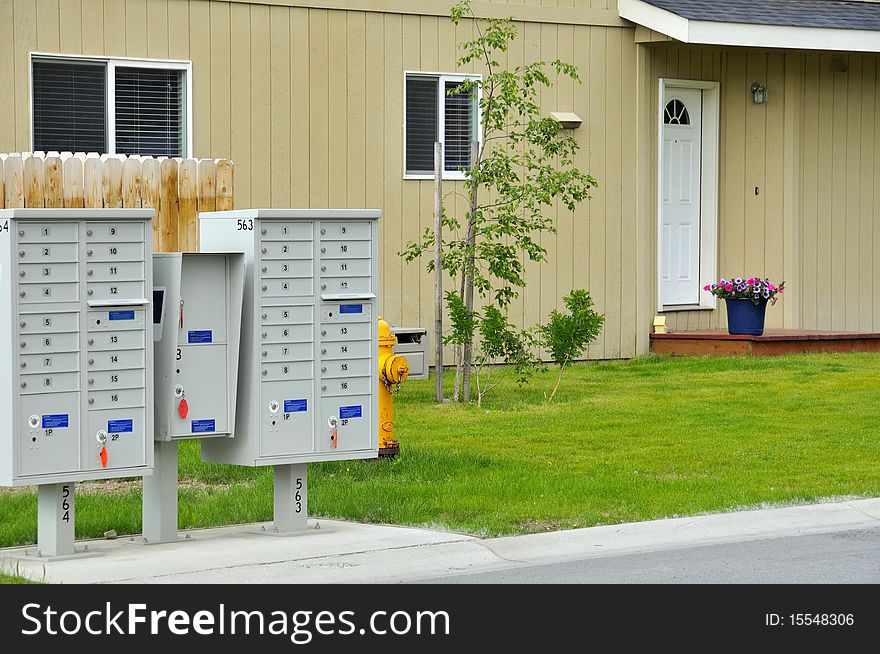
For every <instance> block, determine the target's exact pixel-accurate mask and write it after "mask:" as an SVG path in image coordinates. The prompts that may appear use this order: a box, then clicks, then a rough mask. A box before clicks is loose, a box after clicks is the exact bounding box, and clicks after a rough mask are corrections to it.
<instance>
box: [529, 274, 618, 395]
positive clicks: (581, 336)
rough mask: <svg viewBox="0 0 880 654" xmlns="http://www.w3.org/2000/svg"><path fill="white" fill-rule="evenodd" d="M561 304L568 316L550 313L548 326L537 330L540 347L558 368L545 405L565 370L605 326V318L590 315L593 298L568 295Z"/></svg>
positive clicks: (581, 292) (579, 292)
mask: <svg viewBox="0 0 880 654" xmlns="http://www.w3.org/2000/svg"><path fill="white" fill-rule="evenodd" d="M562 301H563V302H564V303H565V306H566V308H567V309H568V311H569V313H567V314H566V313H561V312H559V311H557V310H556V309H554V310H553V311H551V312H550V320H549V322H548V323H547V324H546V325H541V327H540V332H541V337H542V344H543V346H544V347H545V348H547V350H549V351H550V353H551V355H552V356H553V360H554V361H555V362H556V363H558V364H559V374H558V375H557V376H556V385H555V386H554V387H553V392H552V393H550V397H548V398H547V401H548V402H550V401H552V400H553V398H554V397H555V396H556V391H558V390H559V383H560V382H561V381H562V373H563V372H564V371H565V368H566V366H568V364H570V363H571V362H572V361H574V360H575V359H577V358H578V357H579V356H581V355H582V354H583V353H584V350H586V349H587V345H588V344H589V343H591V342H592V341H594V340H596V337H597V336H598V335H599V332H601V331H602V325H603V324H604V323H605V316H603V315H602V314H599V313H596V312H595V311H593V298H591V297H590V294H589V293H588V292H587V291H585V290H583V289H578V290H576V291H572V292H571V293H569V294H568V295H566V296H565V297H564V298H563V299H562Z"/></svg>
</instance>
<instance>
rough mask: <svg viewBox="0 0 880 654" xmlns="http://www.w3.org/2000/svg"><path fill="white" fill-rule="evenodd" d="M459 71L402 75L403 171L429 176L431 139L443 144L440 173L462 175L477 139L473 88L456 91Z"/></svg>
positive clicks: (447, 175) (431, 164)
mask: <svg viewBox="0 0 880 654" xmlns="http://www.w3.org/2000/svg"><path fill="white" fill-rule="evenodd" d="M466 79H479V78H477V77H469V76H463V75H428V74H421V73H418V74H417V73H411V74H407V75H406V130H405V139H406V142H405V147H404V150H405V159H406V161H405V174H406V175H407V176H416V177H433V175H434V143H435V142H437V141H440V142H441V143H442V144H443V172H444V177H449V178H453V179H455V178H459V177H463V175H464V172H465V171H466V170H468V169H469V168H470V159H471V143H473V142H474V141H477V140H479V116H478V114H479V105H478V100H477V98H478V95H477V89H473V90H472V91H471V92H469V93H468V92H458V93H456V92H455V91H456V89H458V87H459V86H460V84H461V82H462V81H464V80H466Z"/></svg>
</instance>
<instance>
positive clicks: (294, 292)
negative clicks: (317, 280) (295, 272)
mask: <svg viewBox="0 0 880 654" xmlns="http://www.w3.org/2000/svg"><path fill="white" fill-rule="evenodd" d="M260 294H261V295H262V296H263V297H287V296H303V295H313V294H314V281H313V280H312V279H311V278H310V277H308V278H294V279H263V280H261V281H260Z"/></svg>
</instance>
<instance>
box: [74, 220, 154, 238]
mask: <svg viewBox="0 0 880 654" xmlns="http://www.w3.org/2000/svg"><path fill="white" fill-rule="evenodd" d="M143 240H144V224H143V223H142V222H131V223H87V224H86V242H88V243H101V242H104V243H106V242H113V241H136V242H140V241H143Z"/></svg>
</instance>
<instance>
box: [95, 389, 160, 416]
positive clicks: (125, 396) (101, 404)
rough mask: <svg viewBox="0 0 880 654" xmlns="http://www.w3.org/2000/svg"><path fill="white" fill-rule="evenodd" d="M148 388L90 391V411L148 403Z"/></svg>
mask: <svg viewBox="0 0 880 654" xmlns="http://www.w3.org/2000/svg"><path fill="white" fill-rule="evenodd" d="M146 393H147V392H146V390H145V389H143V388H129V389H126V390H121V391H89V402H88V406H89V411H93V410H97V409H115V408H121V407H138V406H145V405H146Z"/></svg>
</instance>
